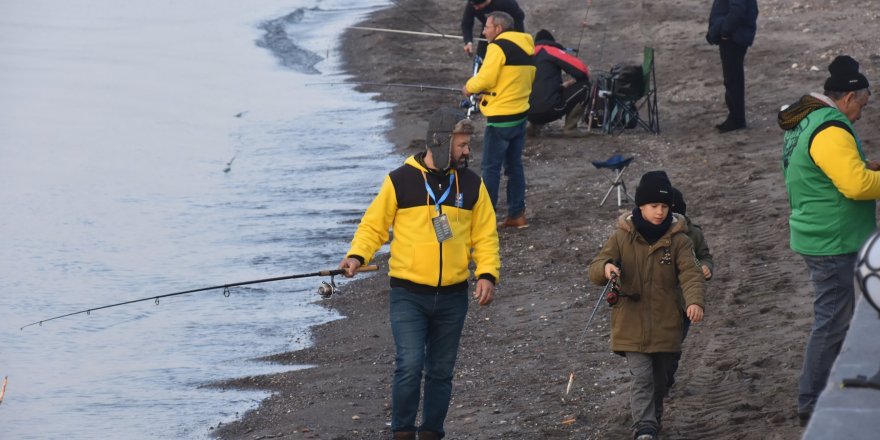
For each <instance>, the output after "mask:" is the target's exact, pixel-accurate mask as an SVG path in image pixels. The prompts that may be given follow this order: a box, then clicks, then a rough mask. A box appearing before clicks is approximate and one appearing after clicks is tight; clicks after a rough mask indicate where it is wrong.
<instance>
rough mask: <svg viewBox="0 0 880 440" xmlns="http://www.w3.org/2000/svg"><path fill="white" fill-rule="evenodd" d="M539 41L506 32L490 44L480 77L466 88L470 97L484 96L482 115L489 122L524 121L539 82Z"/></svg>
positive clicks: (473, 78) (528, 36)
mask: <svg viewBox="0 0 880 440" xmlns="http://www.w3.org/2000/svg"><path fill="white" fill-rule="evenodd" d="M534 55H535V41H534V40H533V39H532V36H531V35H529V34H526V33H523V32H515V31H504V32H502V33H500V34H499V35H498V36H497V37H496V38H495V40H494V41H493V42H492V43H490V44H489V47H488V48H487V49H486V58H485V60H484V61H483V66H482V67H481V68H480V71H479V72H477V74H476V76H474V77H472V78H471V79H469V80H468V82H467V83H466V84H465V88H466V89H467V91H468V92H469V93H482V94H483V99H482V100H481V101H480V112H482V113H483V115H485V116H486V121H488V122H489V123H492V122H510V121H516V120H518V119H523V118H525V117H526V116H527V114H528V111H529V95H530V94H531V93H532V83H533V82H534V81H535V60H534Z"/></svg>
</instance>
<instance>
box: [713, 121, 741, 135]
mask: <svg viewBox="0 0 880 440" xmlns="http://www.w3.org/2000/svg"><path fill="white" fill-rule="evenodd" d="M741 128H746V124H745V123H737V122H733V121H731V120H730V119H728V120H726V121H724V122H722V123H720V124H718V125H716V126H715V129H716V130H718V132H719V133H727V132H729V131H734V130H739V129H741Z"/></svg>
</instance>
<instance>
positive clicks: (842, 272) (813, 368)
mask: <svg viewBox="0 0 880 440" xmlns="http://www.w3.org/2000/svg"><path fill="white" fill-rule="evenodd" d="M802 256H803V258H804V261H805V262H806V263H807V268H808V269H810V280H811V281H812V282H813V288H814V289H815V291H816V298H815V300H814V301H813V314H814V315H815V321H814V322H813V328H812V330H811V332H810V339H809V341H807V350H806V353H805V354H804V366H803V369H802V370H801V377H800V379H799V380H798V412H799V413H807V414H809V413H812V412H813V408H814V407H815V406H816V399H818V398H819V394H820V393H821V392H822V390H823V389H824V388H825V385H826V384H827V382H828V375H829V373H830V372H831V365H832V364H833V363H834V360H835V359H836V358H837V354H838V353H840V347H841V345H843V339H844V338H845V337H846V332H847V330H849V322H850V320H851V319H852V316H853V307H854V303H855V287H854V283H853V271H854V270H855V263H856V254H854V253H852V254H844V255H831V256H820V257H812V256H807V255H802Z"/></svg>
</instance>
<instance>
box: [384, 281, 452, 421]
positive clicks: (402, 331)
mask: <svg viewBox="0 0 880 440" xmlns="http://www.w3.org/2000/svg"><path fill="white" fill-rule="evenodd" d="M390 304H391V332H392V333H393V334H394V346H395V348H396V350H397V356H396V359H395V361H396V367H395V369H394V384H393V385H392V389H391V430H392V431H395V432H396V431H416V430H417V429H416V414H417V413H418V410H419V397H420V391H421V387H422V371H424V375H425V399H424V403H423V407H422V426H421V427H419V428H418V430H419V431H434V432H438V433H440V434H441V435H442V434H443V433H444V432H445V431H444V430H443V422H444V420H446V413H447V411H448V410H449V400H450V398H451V396H452V374H453V372H452V370H453V368H454V367H455V358H456V355H458V342H459V339H460V338H461V329H462V327H464V319H465V316H466V315H467V309H468V295H467V289H464V290H462V291H461V292H457V293H451V294H443V295H429V294H423V293H413V292H410V291H409V290H407V289H405V288H402V287H392V288H391V298H390Z"/></svg>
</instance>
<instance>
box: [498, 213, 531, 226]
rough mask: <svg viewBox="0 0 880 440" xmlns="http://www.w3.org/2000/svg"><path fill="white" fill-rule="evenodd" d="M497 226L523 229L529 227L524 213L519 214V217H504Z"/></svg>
mask: <svg viewBox="0 0 880 440" xmlns="http://www.w3.org/2000/svg"><path fill="white" fill-rule="evenodd" d="M498 227H499V228H516V229H523V228H528V227H529V222H528V221H527V220H526V215H525V214H520V215H519V217H514V218H510V217H507V218H505V219H504V221H503V222H500V223H498Z"/></svg>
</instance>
